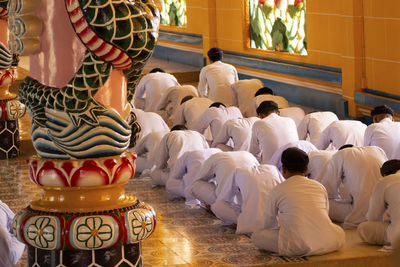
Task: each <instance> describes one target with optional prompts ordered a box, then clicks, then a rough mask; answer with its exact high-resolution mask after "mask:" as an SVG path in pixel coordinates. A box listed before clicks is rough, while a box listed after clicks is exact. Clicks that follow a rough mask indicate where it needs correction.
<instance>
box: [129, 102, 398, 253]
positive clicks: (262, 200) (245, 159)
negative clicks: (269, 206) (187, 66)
mask: <svg viewBox="0 0 400 267" xmlns="http://www.w3.org/2000/svg"><path fill="white" fill-rule="evenodd" d="M219 105H220V104H219ZM218 108H223V109H227V108H224V107H223V106H218V107H215V106H212V107H210V108H209V109H218ZM258 113H259V117H260V119H259V120H256V122H258V123H259V124H261V125H263V124H264V123H265V122H267V124H268V126H267V127H265V129H267V130H266V131H265V130H264V132H263V131H262V130H260V134H259V135H258V134H257V133H258V132H256V134H255V131H254V127H255V126H256V124H255V123H253V134H251V133H250V136H251V140H252V141H253V140H255V142H254V144H257V145H253V146H254V147H256V148H257V147H258V149H259V151H257V150H256V152H262V153H261V155H258V153H255V156H258V160H257V158H256V157H255V156H254V155H253V154H251V153H248V152H244V151H240V150H245V149H241V148H243V143H244V141H243V140H244V139H246V140H248V139H249V138H248V136H249V134H247V136H246V134H243V135H242V136H243V138H242V139H240V138H237V139H235V138H233V136H232V135H231V134H228V136H231V137H232V138H231V140H230V141H233V143H234V144H232V148H235V147H236V145H237V144H238V143H240V144H241V145H238V146H237V150H238V151H240V152H222V151H221V150H220V149H218V148H209V145H208V142H207V141H206V139H205V137H204V136H203V135H201V134H200V133H198V132H196V131H191V130H186V128H185V127H184V126H176V127H174V128H173V129H172V131H171V132H168V130H167V129H168V128H167V126H166V124H165V122H162V123H161V124H163V129H161V130H160V131H155V132H152V133H150V134H148V136H147V137H145V138H143V140H146V139H147V142H141V141H139V142H138V145H137V147H138V150H136V151H137V153H138V154H139V158H138V171H139V172H140V171H143V169H145V168H143V167H142V166H140V164H139V162H140V161H139V160H140V159H141V153H142V152H144V151H148V153H147V155H148V156H150V155H153V156H152V157H151V158H142V161H143V162H145V163H146V164H150V165H152V166H147V168H152V170H151V171H148V174H149V175H150V176H151V177H152V179H153V182H154V183H155V184H158V185H165V186H166V189H167V190H168V191H169V192H170V193H171V194H173V195H176V196H183V197H185V198H186V200H187V203H188V204H197V203H199V201H201V202H203V203H206V204H209V205H211V210H212V211H213V212H214V213H215V214H216V215H217V217H219V218H221V219H222V220H224V221H229V222H233V223H237V232H238V233H251V232H254V231H256V230H258V229H262V228H263V227H264V226H265V225H264V222H265V218H264V215H265V212H263V210H265V205H266V203H268V201H266V199H267V197H268V193H269V192H270V191H271V188H272V187H273V186H275V185H277V184H279V183H281V182H282V181H283V180H284V179H283V178H282V175H281V174H280V172H279V171H280V170H281V171H282V172H283V169H284V167H283V166H282V163H283V161H281V160H280V159H281V157H282V154H283V152H284V151H285V150H286V149H287V148H289V147H298V148H300V149H301V150H302V151H306V152H308V154H309V155H308V157H309V161H310V163H309V164H308V172H307V174H308V176H309V177H310V178H311V179H313V180H316V181H318V182H320V183H321V184H322V185H323V186H324V188H326V190H327V196H328V199H329V204H328V205H329V206H330V208H329V216H330V218H332V219H333V220H334V221H336V222H341V223H343V227H344V228H355V227H357V225H359V224H360V223H362V222H364V221H366V218H367V217H366V216H367V211H368V205H369V199H370V198H371V194H372V191H373V188H374V186H375V184H376V183H377V182H378V181H379V180H380V178H381V172H380V171H379V170H380V168H381V166H382V164H383V163H384V162H386V161H387V159H388V157H387V156H386V154H385V152H384V150H383V149H381V148H379V147H376V146H366V147H359V146H358V144H357V146H355V147H350V146H345V149H341V150H339V151H335V150H318V149H317V148H316V147H315V146H314V145H313V144H312V143H310V142H308V141H304V140H298V138H297V139H296V138H294V140H291V138H290V135H295V132H296V127H295V124H294V122H293V120H291V119H290V118H281V117H280V116H279V115H278V113H279V110H278V108H277V105H276V103H271V102H263V103H262V104H261V105H260V107H259V108H258ZM321 114H324V115H325V116H322V117H325V119H323V120H322V121H323V122H324V123H326V120H327V119H326V115H327V114H329V113H321ZM371 114H372V116H373V119H374V122H375V123H374V124H372V125H370V126H369V127H368V129H373V130H369V131H371V132H372V133H371V134H370V135H371V136H375V135H377V134H378V136H380V137H382V136H383V132H385V130H384V129H386V134H388V133H389V137H390V133H391V132H390V131H389V132H388V131H387V130H388V129H389V128H390V127H389V128H388V127H386V122H391V123H393V125H397V129H398V128H399V124H398V123H395V122H393V118H392V115H393V111H392V110H391V109H390V108H389V107H386V106H380V107H377V108H375V109H374V110H373V111H372V112H371ZM315 115H316V114H313V113H311V114H309V115H307V116H308V117H307V116H306V117H305V118H304V120H303V121H307V123H306V122H304V123H303V121H302V123H301V124H300V125H302V124H307V127H306V128H307V130H306V132H307V133H308V134H309V135H311V134H312V133H314V132H315V131H314V130H315V128H318V127H320V129H318V131H316V132H319V134H320V135H323V134H324V133H325V129H323V128H322V129H321V126H320V125H318V124H313V121H315V117H318V116H315ZM201 116H202V115H201ZM280 119H283V120H280ZM379 119H381V120H379ZM235 120H237V119H233V120H228V119H227V120H226V123H225V124H223V126H222V128H224V127H225V125H229V124H231V123H232V122H234V121H235ZM385 120H386V121H385ZM160 121H162V119H160ZM316 121H318V120H316ZM334 122H338V121H335V120H334ZM339 122H340V121H339ZM345 122H346V121H345ZM393 125H392V126H393ZM153 126H154V125H153ZM316 126H318V127H316ZM328 127H329V126H328ZM328 127H327V128H328ZM353 127H354V126H353ZM395 128H396V127H394V126H393V127H391V129H392V130H394V129H395ZM334 129H335V130H336V134H337V135H338V136H340V138H342V139H343V140H344V141H342V143H343V142H344V144H345V142H346V141H349V140H352V139H351V138H349V136H350V137H351V134H349V133H348V131H347V130H348V129H347V128H346V127H342V128H340V127H335V128H334ZM341 129H342V131H341ZM377 129H379V130H378V131H377ZM364 130H365V128H364ZM223 132H224V131H222V130H220V131H219V133H220V134H223ZM288 132H292V134H290V133H289V134H288ZM329 132H335V131H332V130H330V131H329ZM247 133H248V132H247ZM262 133H264V134H262ZM257 136H260V137H266V136H268V138H265V139H266V141H269V142H270V146H269V147H268V146H267V145H266V144H265V143H264V144H263V145H265V146H262V145H261V143H262V139H259V138H258V137H257ZM287 136H289V138H288V137H287ZM332 136H334V135H332ZM332 136H331V137H332ZM361 136H362V135H361ZM284 138H286V141H284V142H283V143H286V144H283V145H280V143H279V141H280V140H283V139H284ZM383 139H384V138H383ZM157 140H158V141H157ZM360 140H361V141H360V143H362V140H363V138H362V137H361V139H360ZM377 140H378V141H381V142H382V144H385V143H386V144H387V143H388V142H389V141H390V140H386V141H385V140H382V138H377V139H376V140H375V141H377ZM332 141H333V140H332ZM383 141H385V142H383ZM397 141H398V140H397ZM145 143H147V148H144V147H146V145H145ZM222 143H227V142H226V140H225V141H223V142H222ZM228 143H229V142H228ZM317 143H318V142H317ZM378 143H379V142H378ZM157 144H159V145H157ZM212 144H214V145H215V143H214V142H212ZM276 144H278V145H276ZM334 145H335V146H339V145H341V143H340V142H337V143H335V142H334ZM375 145H376V144H375ZM392 145H394V144H393V143H392ZM225 146H227V145H226V144H225ZM250 147H251V145H250ZM223 148H224V147H223ZM265 150H266V151H267V152H268V153H264V151H265ZM270 150H273V151H272V152H270ZM250 151H251V149H250ZM397 151H398V150H397ZM265 154H266V155H265ZM267 158H269V160H266V159H267ZM264 161H265V162H264ZM259 162H261V163H262V165H260V164H259ZM266 163H269V164H266ZM153 165H155V167H154V166H153ZM327 210H328V209H327ZM249 218H251V219H249ZM257 223H258V224H257ZM365 224H366V223H363V224H362V225H365ZM378 224H379V223H378ZM378 224H375V223H373V224H372V225H371V224H367V226H365V227H364V228H361V229H362V230H360V236H361V237H362V238H363V240H365V241H367V242H371V243H378V244H385V243H390V242H391V241H392V240H390V241H388V239H387V238H385V239H381V240H384V241H385V242H384V243H382V242H380V243H379V242H377V241H374V240H375V239H374V238H375V237H370V236H369V235H368V234H366V233H374V234H372V235H375V233H376V229H375V228H377V227H378V226H377V225H378ZM379 225H380V226H379V227H380V228H379V227H378V228H379V229H381V230H382V229H384V230H382V231H381V233H383V234H384V235H385V233H386V228H388V227H389V226H390V225H389V226H388V225H386V224H383V226H382V224H379ZM373 227H375V228H373ZM385 227H386V228H385ZM365 229H367V230H365ZM374 229H375V230H374ZM254 242H255V244H256V245H258V246H259V247H262V246H261V245H259V244H258V243H257V242H258V241H256V239H254ZM339 243H340V242H339ZM339 243H337V244H339ZM325 252H327V251H326V250H324V251H320V252H317V251H316V250H312V251H309V252H307V253H308V254H307V255H311V254H321V253H325ZM279 253H280V254H282V253H283V254H287V253H288V252H284V251H282V250H279ZM283 254H282V255H283ZM289 254H290V253H289ZM289 254H287V255H289ZM292 255H294V254H292ZM297 255H303V254H302V253H300V254H297Z"/></svg>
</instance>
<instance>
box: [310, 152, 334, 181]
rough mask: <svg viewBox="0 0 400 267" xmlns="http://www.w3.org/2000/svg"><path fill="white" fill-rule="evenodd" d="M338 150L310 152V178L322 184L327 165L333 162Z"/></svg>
mask: <svg viewBox="0 0 400 267" xmlns="http://www.w3.org/2000/svg"><path fill="white" fill-rule="evenodd" d="M335 153H336V150H314V151H310V152H308V159H309V162H308V167H307V169H308V171H307V175H308V178H310V179H312V180H315V181H317V182H321V180H322V177H323V174H324V171H325V168H326V165H327V164H328V163H329V162H330V161H331V159H332V156H333V155H334V154H335Z"/></svg>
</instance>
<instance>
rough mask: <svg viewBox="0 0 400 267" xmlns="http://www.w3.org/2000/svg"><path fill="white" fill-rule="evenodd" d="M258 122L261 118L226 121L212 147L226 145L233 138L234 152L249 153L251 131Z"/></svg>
mask: <svg viewBox="0 0 400 267" xmlns="http://www.w3.org/2000/svg"><path fill="white" fill-rule="evenodd" d="M257 120H259V118H256V117H251V118H242V119H232V120H228V121H226V122H225V123H224V125H223V126H222V129H221V130H220V132H219V134H218V135H217V137H216V138H215V139H214V140H213V142H212V144H211V146H212V147H216V146H217V145H219V144H226V143H227V142H228V141H229V139H231V138H232V140H233V144H234V147H233V150H234V151H239V150H244V151H248V150H249V148H250V140H251V129H252V127H253V124H254V122H256V121H257Z"/></svg>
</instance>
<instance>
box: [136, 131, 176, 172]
mask: <svg viewBox="0 0 400 267" xmlns="http://www.w3.org/2000/svg"><path fill="white" fill-rule="evenodd" d="M168 132H169V131H159V132H152V133H149V134H147V135H146V136H145V137H144V138H141V139H140V140H139V141H138V142H137V143H136V146H135V147H134V148H133V149H130V150H131V151H134V152H136V154H137V159H136V160H135V163H136V172H137V173H143V174H145V173H147V171H146V170H148V171H150V170H151V169H152V168H153V166H154V165H155V162H154V160H155V158H156V155H157V153H158V145H159V144H160V142H161V140H162V138H163V137H164V135H166V134H167V133H168Z"/></svg>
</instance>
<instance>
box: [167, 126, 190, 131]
mask: <svg viewBox="0 0 400 267" xmlns="http://www.w3.org/2000/svg"><path fill="white" fill-rule="evenodd" d="M187 129H188V128H186V126H185V125H183V124H177V125H175V126H174V127H172V128H171V132H173V131H181V130H187Z"/></svg>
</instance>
